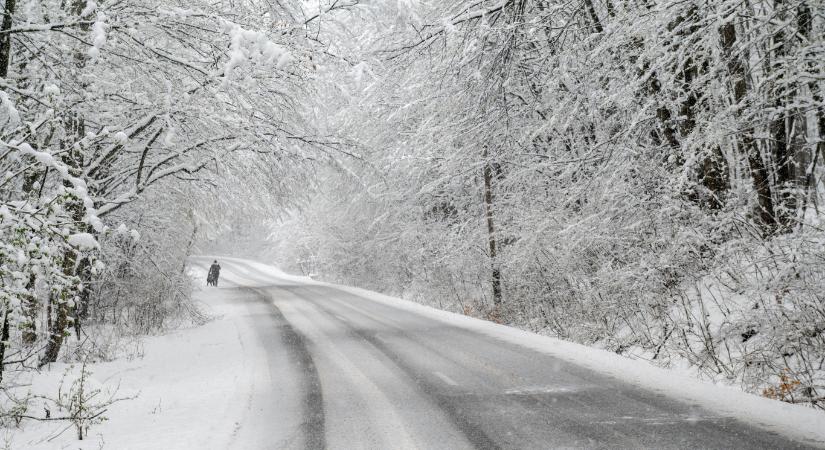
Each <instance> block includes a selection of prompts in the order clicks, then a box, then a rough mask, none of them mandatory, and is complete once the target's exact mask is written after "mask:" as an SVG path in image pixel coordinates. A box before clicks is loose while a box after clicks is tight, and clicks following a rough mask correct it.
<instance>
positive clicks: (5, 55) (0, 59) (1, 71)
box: [0, 0, 17, 78]
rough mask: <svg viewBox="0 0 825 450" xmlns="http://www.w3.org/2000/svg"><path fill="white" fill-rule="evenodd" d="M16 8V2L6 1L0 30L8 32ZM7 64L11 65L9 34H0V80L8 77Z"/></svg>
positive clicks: (15, 0)
mask: <svg viewBox="0 0 825 450" xmlns="http://www.w3.org/2000/svg"><path fill="white" fill-rule="evenodd" d="M16 6H17V0H6V4H5V8H4V10H3V24H2V26H0V30H2V31H8V30H10V29H11V26H12V15H13V14H14V10H15V8H16ZM9 63H11V33H3V34H0V78H6V77H7V76H8V75H9Z"/></svg>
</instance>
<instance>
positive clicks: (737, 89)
mask: <svg viewBox="0 0 825 450" xmlns="http://www.w3.org/2000/svg"><path fill="white" fill-rule="evenodd" d="M719 35H720V40H721V44H722V53H723V56H724V58H725V59H726V60H727V66H728V73H729V75H730V77H731V86H730V88H731V90H732V97H733V104H734V107H735V109H736V113H735V114H736V116H737V117H738V118H741V112H740V110H741V108H743V107H744V105H742V102H743V101H744V100H745V96H746V95H747V93H748V84H747V72H746V70H745V69H746V68H745V65H744V62H743V59H742V58H740V57H739V56H738V55H736V53H735V51H734V46H735V45H736V40H737V36H736V26H735V25H734V24H733V23H726V24H724V25H722V26H721V27H720V29H719ZM738 141H739V145H740V148H741V150H742V152H743V153H744V154H745V155H746V156H747V158H748V165H749V166H750V173H751V179H752V180H753V188H754V191H756V196H757V202H758V205H759V207H758V209H759V211H758V212H759V214H758V217H759V220H758V224H759V227H760V229H761V230H762V232H763V234H765V235H768V234H772V233H773V232H774V231H775V229H776V214H775V212H774V205H773V192H772V185H771V180H770V174H769V173H768V170H767V167H766V166H765V161H764V159H763V158H762V155H761V153H760V151H759V147H758V146H757V145H756V141H755V140H754V139H753V127H747V128H745V129H743V130H742V132H741V133H740V136H739V138H738Z"/></svg>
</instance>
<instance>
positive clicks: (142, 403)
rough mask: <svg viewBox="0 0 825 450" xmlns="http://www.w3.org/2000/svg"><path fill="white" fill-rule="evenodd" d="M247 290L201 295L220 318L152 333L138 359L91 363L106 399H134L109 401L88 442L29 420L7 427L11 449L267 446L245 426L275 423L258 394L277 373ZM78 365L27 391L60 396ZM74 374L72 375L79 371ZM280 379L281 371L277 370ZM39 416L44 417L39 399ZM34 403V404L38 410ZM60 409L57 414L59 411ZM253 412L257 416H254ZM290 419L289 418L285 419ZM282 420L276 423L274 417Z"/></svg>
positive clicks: (63, 427) (51, 372)
mask: <svg viewBox="0 0 825 450" xmlns="http://www.w3.org/2000/svg"><path fill="white" fill-rule="evenodd" d="M243 295H244V294H243V293H242V292H238V291H232V290H226V289H210V290H200V291H197V292H195V300H196V301H197V302H198V303H199V304H200V306H201V307H202V308H203V309H204V311H205V312H206V313H208V314H209V315H210V316H212V318H213V320H211V321H210V322H208V323H206V324H205V325H202V326H197V327H193V328H187V329H180V330H175V331H172V332H170V333H168V334H165V335H162V336H153V337H147V338H145V339H144V340H143V341H142V351H141V352H140V354H139V355H137V357H133V358H125V357H124V358H122V359H117V360H115V361H112V362H105V363H96V364H90V365H89V366H88V367H87V369H88V370H89V372H91V376H90V381H89V383H88V384H89V386H90V387H94V388H97V389H100V390H101V391H102V394H101V397H103V396H104V395H105V394H107V393H114V394H115V396H116V397H135V398H133V399H129V400H124V401H121V402H118V403H115V404H113V405H110V406H109V407H108V408H107V411H106V412H105V414H104V415H105V416H106V417H107V418H108V420H107V421H105V422H103V423H101V424H97V425H92V426H91V427H90V429H89V431H88V436H87V437H86V439H84V440H83V441H79V440H78V439H77V435H76V431H75V429H74V428H73V427H71V424H69V423H67V422H65V421H55V422H37V421H33V420H23V422H22V424H21V428H20V429H16V430H15V429H7V430H6V436H4V439H3V441H4V443H5V444H6V448H15V449H17V448H26V449H32V450H34V449H64V448H71V449H100V448H103V449H153V450H154V449H195V448H196V449H223V448H252V447H260V445H259V444H260V443H259V442H256V439H260V438H261V437H260V436H255V435H254V434H257V433H245V432H244V430H243V429H242V428H243V427H242V426H241V424H249V423H256V422H257V421H259V420H261V419H264V420H275V418H273V417H264V418H261V417H255V416H260V411H255V405H254V401H252V400H251V399H252V397H253V394H258V393H260V391H261V390H262V389H261V385H262V384H264V383H269V379H268V378H269V377H270V376H272V375H273V374H271V373H270V372H271V369H270V367H267V361H268V358H271V355H268V354H267V353H268V349H265V348H263V347H262V346H261V345H259V337H258V336H257V335H256V333H257V331H256V330H254V329H253V327H250V326H249V323H248V316H249V315H250V314H249V313H248V309H247V306H246V305H245V303H244V302H242V301H238V300H239V299H241V300H242V296H243ZM67 369H69V370H70V372H71V374H75V375H76V374H77V373H79V372H80V367H79V366H74V367H72V368H69V366H68V365H66V364H53V365H51V367H50V368H48V369H46V370H44V371H43V372H42V373H40V374H38V375H36V376H35V378H34V379H33V380H32V381H33V384H32V385H31V387H29V388H28V389H31V390H32V391H33V392H35V393H37V392H41V393H44V394H51V395H56V392H49V391H47V390H46V389H47V388H48V390H55V391H56V389H57V386H58V384H59V381H60V379H61V377H62V376H63V374H64V372H66V370H67ZM71 374H70V376H72V375H71ZM275 376H277V374H275ZM33 406H34V408H38V410H36V411H34V414H37V415H38V416H42V415H43V410H42V409H40V405H38V403H37V401H36V400H35V401H34V403H33ZM34 408H33V409H34ZM61 414H62V413H61V412H60V411H52V416H58V415H61ZM250 416H253V417H250ZM281 422H283V421H281ZM274 423H277V422H274Z"/></svg>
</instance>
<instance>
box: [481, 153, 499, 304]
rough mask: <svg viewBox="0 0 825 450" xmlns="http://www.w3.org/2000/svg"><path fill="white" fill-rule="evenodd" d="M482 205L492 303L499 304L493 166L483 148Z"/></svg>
mask: <svg viewBox="0 0 825 450" xmlns="http://www.w3.org/2000/svg"><path fill="white" fill-rule="evenodd" d="M484 160H485V161H484V206H485V211H486V214H485V215H486V218H487V240H488V244H489V246H490V264H491V265H492V267H491V268H492V278H491V280H490V281H491V283H492V285H493V304H494V305H495V306H498V305H500V304H501V269H500V267H499V265H498V255H497V247H498V246H497V241H496V234H495V223H494V220H493V186H492V183H493V168H492V167H491V165H490V162H489V161H488V160H487V149H486V148H485V149H484Z"/></svg>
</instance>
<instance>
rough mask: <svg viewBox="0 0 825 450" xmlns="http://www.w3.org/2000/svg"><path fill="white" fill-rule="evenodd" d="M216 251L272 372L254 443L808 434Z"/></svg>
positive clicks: (737, 442)
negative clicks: (770, 426)
mask: <svg viewBox="0 0 825 450" xmlns="http://www.w3.org/2000/svg"><path fill="white" fill-rule="evenodd" d="M209 262H211V259H210V258H205V257H204V258H194V259H193V264H194V265H195V266H196V267H205V266H208V264H209ZM220 263H221V265H222V267H223V268H222V271H221V283H220V287H219V288H218V289H221V290H222V294H224V293H225V295H224V297H225V298H227V299H228V300H230V301H232V302H234V303H237V304H238V305H242V308H244V310H243V311H244V312H243V314H244V316H245V319H244V320H245V322H244V323H245V324H247V325H248V326H249V327H255V330H256V335H257V336H258V338H259V340H260V342H259V344H260V345H262V346H264V347H265V348H266V349H267V354H269V355H271V358H272V359H271V361H270V363H269V364H270V365H271V367H272V369H271V373H273V374H277V377H276V376H274V375H273V376H272V380H271V382H272V383H273V386H276V387H277V388H278V389H270V390H268V391H267V392H261V393H260V395H261V396H262V397H264V399H263V400H262V399H261V398H259V399H258V400H259V401H258V402H257V403H256V406H254V408H257V409H268V408H271V409H272V411H270V412H266V411H259V413H260V414H258V415H259V416H260V417H272V416H273V415H277V416H282V417H285V419H283V421H284V422H283V423H280V424H279V425H278V427H277V431H276V432H273V431H271V430H270V431H269V433H270V434H273V433H274V434H276V435H268V436H265V439H262V440H261V441H260V442H261V444H260V445H261V448H273V449H274V448H301V449H303V448H310V449H324V448H329V449H470V448H476V449H550V448H599V449H601V448H604V449H607V448H610V449H613V448H634V449H635V448H650V449H688V448H703V449H704V448H725V449H728V448H741V449H789V448H809V447H807V446H806V444H804V443H799V442H795V441H792V440H789V439H787V438H785V437H783V436H780V435H778V434H775V433H772V432H769V431H765V430H762V429H758V428H755V427H753V426H751V425H748V424H745V423H743V422H739V421H737V420H735V419H733V418H729V417H722V416H720V415H718V414H713V413H711V412H708V411H706V410H703V409H702V408H700V407H698V406H696V405H691V404H686V403H682V402H680V401H677V400H673V399H670V398H669V397H666V396H664V395H662V394H657V393H655V392H652V391H647V390H645V389H643V388H640V387H637V386H634V385H630V384H627V383H624V382H622V381H619V380H616V379H614V378H611V377H609V376H606V375H602V374H599V373H597V372H594V371H592V370H589V369H585V368H583V367H579V366H576V365H573V364H571V363H569V362H566V361H563V360H561V359H557V358H554V357H552V356H549V355H546V354H542V353H540V352H538V351H534V350H531V349H528V348H526V347H524V348H522V347H521V346H519V345H516V344H511V343H508V342H504V341H501V340H497V339H495V338H493V337H490V336H486V335H483V334H481V333H476V332H474V331H472V330H467V329H463V328H461V327H459V326H451V325H449V324H447V323H445V322H441V321H437V320H434V319H432V318H429V317H425V316H423V315H420V314H417V313H415V312H413V311H410V310H407V309H402V308H394V307H392V305H389V304H387V303H381V302H377V301H375V300H371V299H369V298H366V297H363V296H359V295H356V294H353V293H350V292H348V291H345V290H341V289H337V288H335V287H331V286H325V285H314V284H312V283H304V282H301V281H296V279H295V278H290V277H278V276H277V274H273V273H272V272H270V271H266V270H263V269H262V268H261V265H260V264H256V263H251V262H245V261H243V260H239V259H227V258H224V259H220ZM239 307H241V306H239ZM276 378H277V379H276ZM266 396H271V397H272V398H271V399H270V400H266V399H265V397H266ZM264 400H266V401H264ZM260 428H261V429H262V432H264V433H265V432H266V430H267V424H266V423H263V424H261V426H260ZM285 430H286V431H285Z"/></svg>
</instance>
